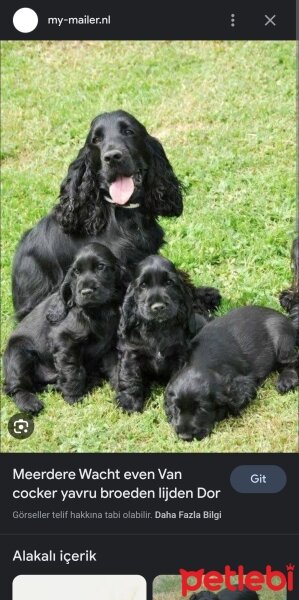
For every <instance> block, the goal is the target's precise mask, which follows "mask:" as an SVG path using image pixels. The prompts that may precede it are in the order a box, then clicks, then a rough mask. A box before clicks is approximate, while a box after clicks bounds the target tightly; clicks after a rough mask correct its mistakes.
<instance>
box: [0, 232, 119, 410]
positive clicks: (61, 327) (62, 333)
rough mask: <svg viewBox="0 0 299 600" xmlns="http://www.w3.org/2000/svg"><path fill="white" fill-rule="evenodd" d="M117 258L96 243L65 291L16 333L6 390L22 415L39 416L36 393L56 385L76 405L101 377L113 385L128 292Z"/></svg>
mask: <svg viewBox="0 0 299 600" xmlns="http://www.w3.org/2000/svg"><path fill="white" fill-rule="evenodd" d="M122 281H123V272H122V270H121V269H120V267H119V265H118V262H117V260H116V258H115V257H114V255H113V254H112V253H111V252H110V250H108V248H106V247H105V246H103V245H102V244H99V243H97V242H92V243H90V244H87V245H86V246H84V247H83V248H82V249H81V250H80V251H79V252H78V254H77V256H76V258H75V261H74V263H73V264H72V266H71V267H70V269H69V270H68V272H67V274H66V276H65V279H64V281H63V283H62V285H61V287H60V290H59V292H55V293H54V294H52V295H51V296H49V297H48V298H46V300H43V301H42V302H41V303H40V304H39V305H38V306H37V307H35V308H34V309H33V311H32V312H31V313H30V314H29V315H27V316H26V317H25V318H24V319H23V321H22V322H21V323H19V325H18V326H17V328H16V329H15V331H14V332H13V334H12V335H11V337H10V339H9V342H8V346H7V348H6V351H5V354H4V372H5V389H6V392H7V393H8V394H9V395H10V396H12V397H13V399H14V401H15V403H16V405H17V406H18V408H19V409H20V410H22V411H26V412H32V413H37V412H39V411H40V410H41V409H42V407H43V404H42V402H41V401H40V400H39V398H38V397H37V396H36V392H37V391H40V390H42V389H44V388H45V387H46V386H47V384H49V383H52V384H55V385H56V386H57V388H58V389H59V390H60V391H61V393H62V395H63V397H64V399H65V400H66V402H68V403H69V404H73V403H74V402H77V401H78V400H80V399H81V398H82V396H83V395H84V394H85V393H86V392H87V391H88V390H89V389H91V388H92V387H93V386H94V385H95V384H98V383H99V382H100V379H101V377H109V379H110V380H111V382H112V383H113V377H114V375H115V372H116V364H117V354H116V350H115V348H116V333H117V327H118V322H119V307H120V304H121V302H122V299H123V296H124V293H125V288H124V285H123V283H122Z"/></svg>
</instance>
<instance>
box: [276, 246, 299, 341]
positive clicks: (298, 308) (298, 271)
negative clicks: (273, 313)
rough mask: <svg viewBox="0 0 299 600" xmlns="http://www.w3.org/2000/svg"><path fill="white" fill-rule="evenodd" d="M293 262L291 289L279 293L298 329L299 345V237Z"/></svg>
mask: <svg viewBox="0 0 299 600" xmlns="http://www.w3.org/2000/svg"><path fill="white" fill-rule="evenodd" d="M291 262H292V270H293V281H292V285H291V287H290V288H289V289H287V290H283V291H282V292H281V293H280V295H279V301H280V304H281V306H282V308H283V309H284V310H285V311H286V312H287V313H288V314H289V315H290V318H291V320H292V322H293V325H294V327H295V328H296V331H297V345H299V237H297V238H296V239H295V240H294V241H293V246H292V252H291Z"/></svg>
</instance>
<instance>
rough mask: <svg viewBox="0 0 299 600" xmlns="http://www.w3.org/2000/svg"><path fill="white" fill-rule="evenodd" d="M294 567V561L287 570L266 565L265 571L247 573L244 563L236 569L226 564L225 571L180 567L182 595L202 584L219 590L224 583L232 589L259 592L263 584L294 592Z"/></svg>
mask: <svg viewBox="0 0 299 600" xmlns="http://www.w3.org/2000/svg"><path fill="white" fill-rule="evenodd" d="M294 569H295V565H293V564H292V563H289V564H287V565H286V572H283V571H279V570H274V569H273V568H272V566H271V565H267V566H266V569H265V572H264V573H262V572H261V571H249V572H248V573H245V570H244V566H243V565H239V566H238V567H237V569H235V570H234V569H232V568H231V567H230V565H226V566H225V568H224V573H220V572H219V571H205V570H204V569H199V570H198V571H186V570H185V569H180V570H179V573H180V575H181V578H182V596H187V594H188V592H195V591H197V590H199V589H200V588H201V587H202V586H203V587H205V588H206V589H207V590H209V591H211V592H218V591H219V590H220V589H221V588H222V587H223V585H225V587H226V588H227V589H228V590H232V591H235V590H238V591H242V590H244V589H246V588H247V589H249V590H251V591H256V592H258V591H259V590H261V589H262V587H263V586H267V587H268V588H269V590H273V591H276V592H278V591H279V590H283V589H285V588H286V589H287V590H288V591H289V592H292V591H293V590H294ZM232 578H234V581H232ZM194 580H195V581H194Z"/></svg>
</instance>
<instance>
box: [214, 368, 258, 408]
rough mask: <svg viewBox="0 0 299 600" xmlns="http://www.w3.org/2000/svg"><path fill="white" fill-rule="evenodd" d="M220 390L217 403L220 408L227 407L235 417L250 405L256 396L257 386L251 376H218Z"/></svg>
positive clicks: (216, 398)
mask: <svg viewBox="0 0 299 600" xmlns="http://www.w3.org/2000/svg"><path fill="white" fill-rule="evenodd" d="M216 377H217V383H218V388H217V391H216V395H215V402H216V404H217V405H218V406H223V405H226V406H227V407H228V409H229V410H230V412H231V413H232V414H233V415H238V414H240V411H241V410H242V409H243V408H245V406H247V404H249V402H250V401H251V400H253V399H254V398H255V396H256V391H257V385H256V382H255V381H254V379H253V378H252V377H251V376H250V375H237V376H236V377H230V376H227V377H223V376H221V375H219V374H218V373H217V374H216Z"/></svg>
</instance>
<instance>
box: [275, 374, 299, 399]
mask: <svg viewBox="0 0 299 600" xmlns="http://www.w3.org/2000/svg"><path fill="white" fill-rule="evenodd" d="M298 384H299V377H298V374H297V372H296V370H295V369H284V371H282V372H281V373H280V375H279V377H278V380H277V383H276V389H277V391H278V392H279V393H280V394H286V393H287V392H289V391H290V390H294V389H295V388H296V387H298Z"/></svg>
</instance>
